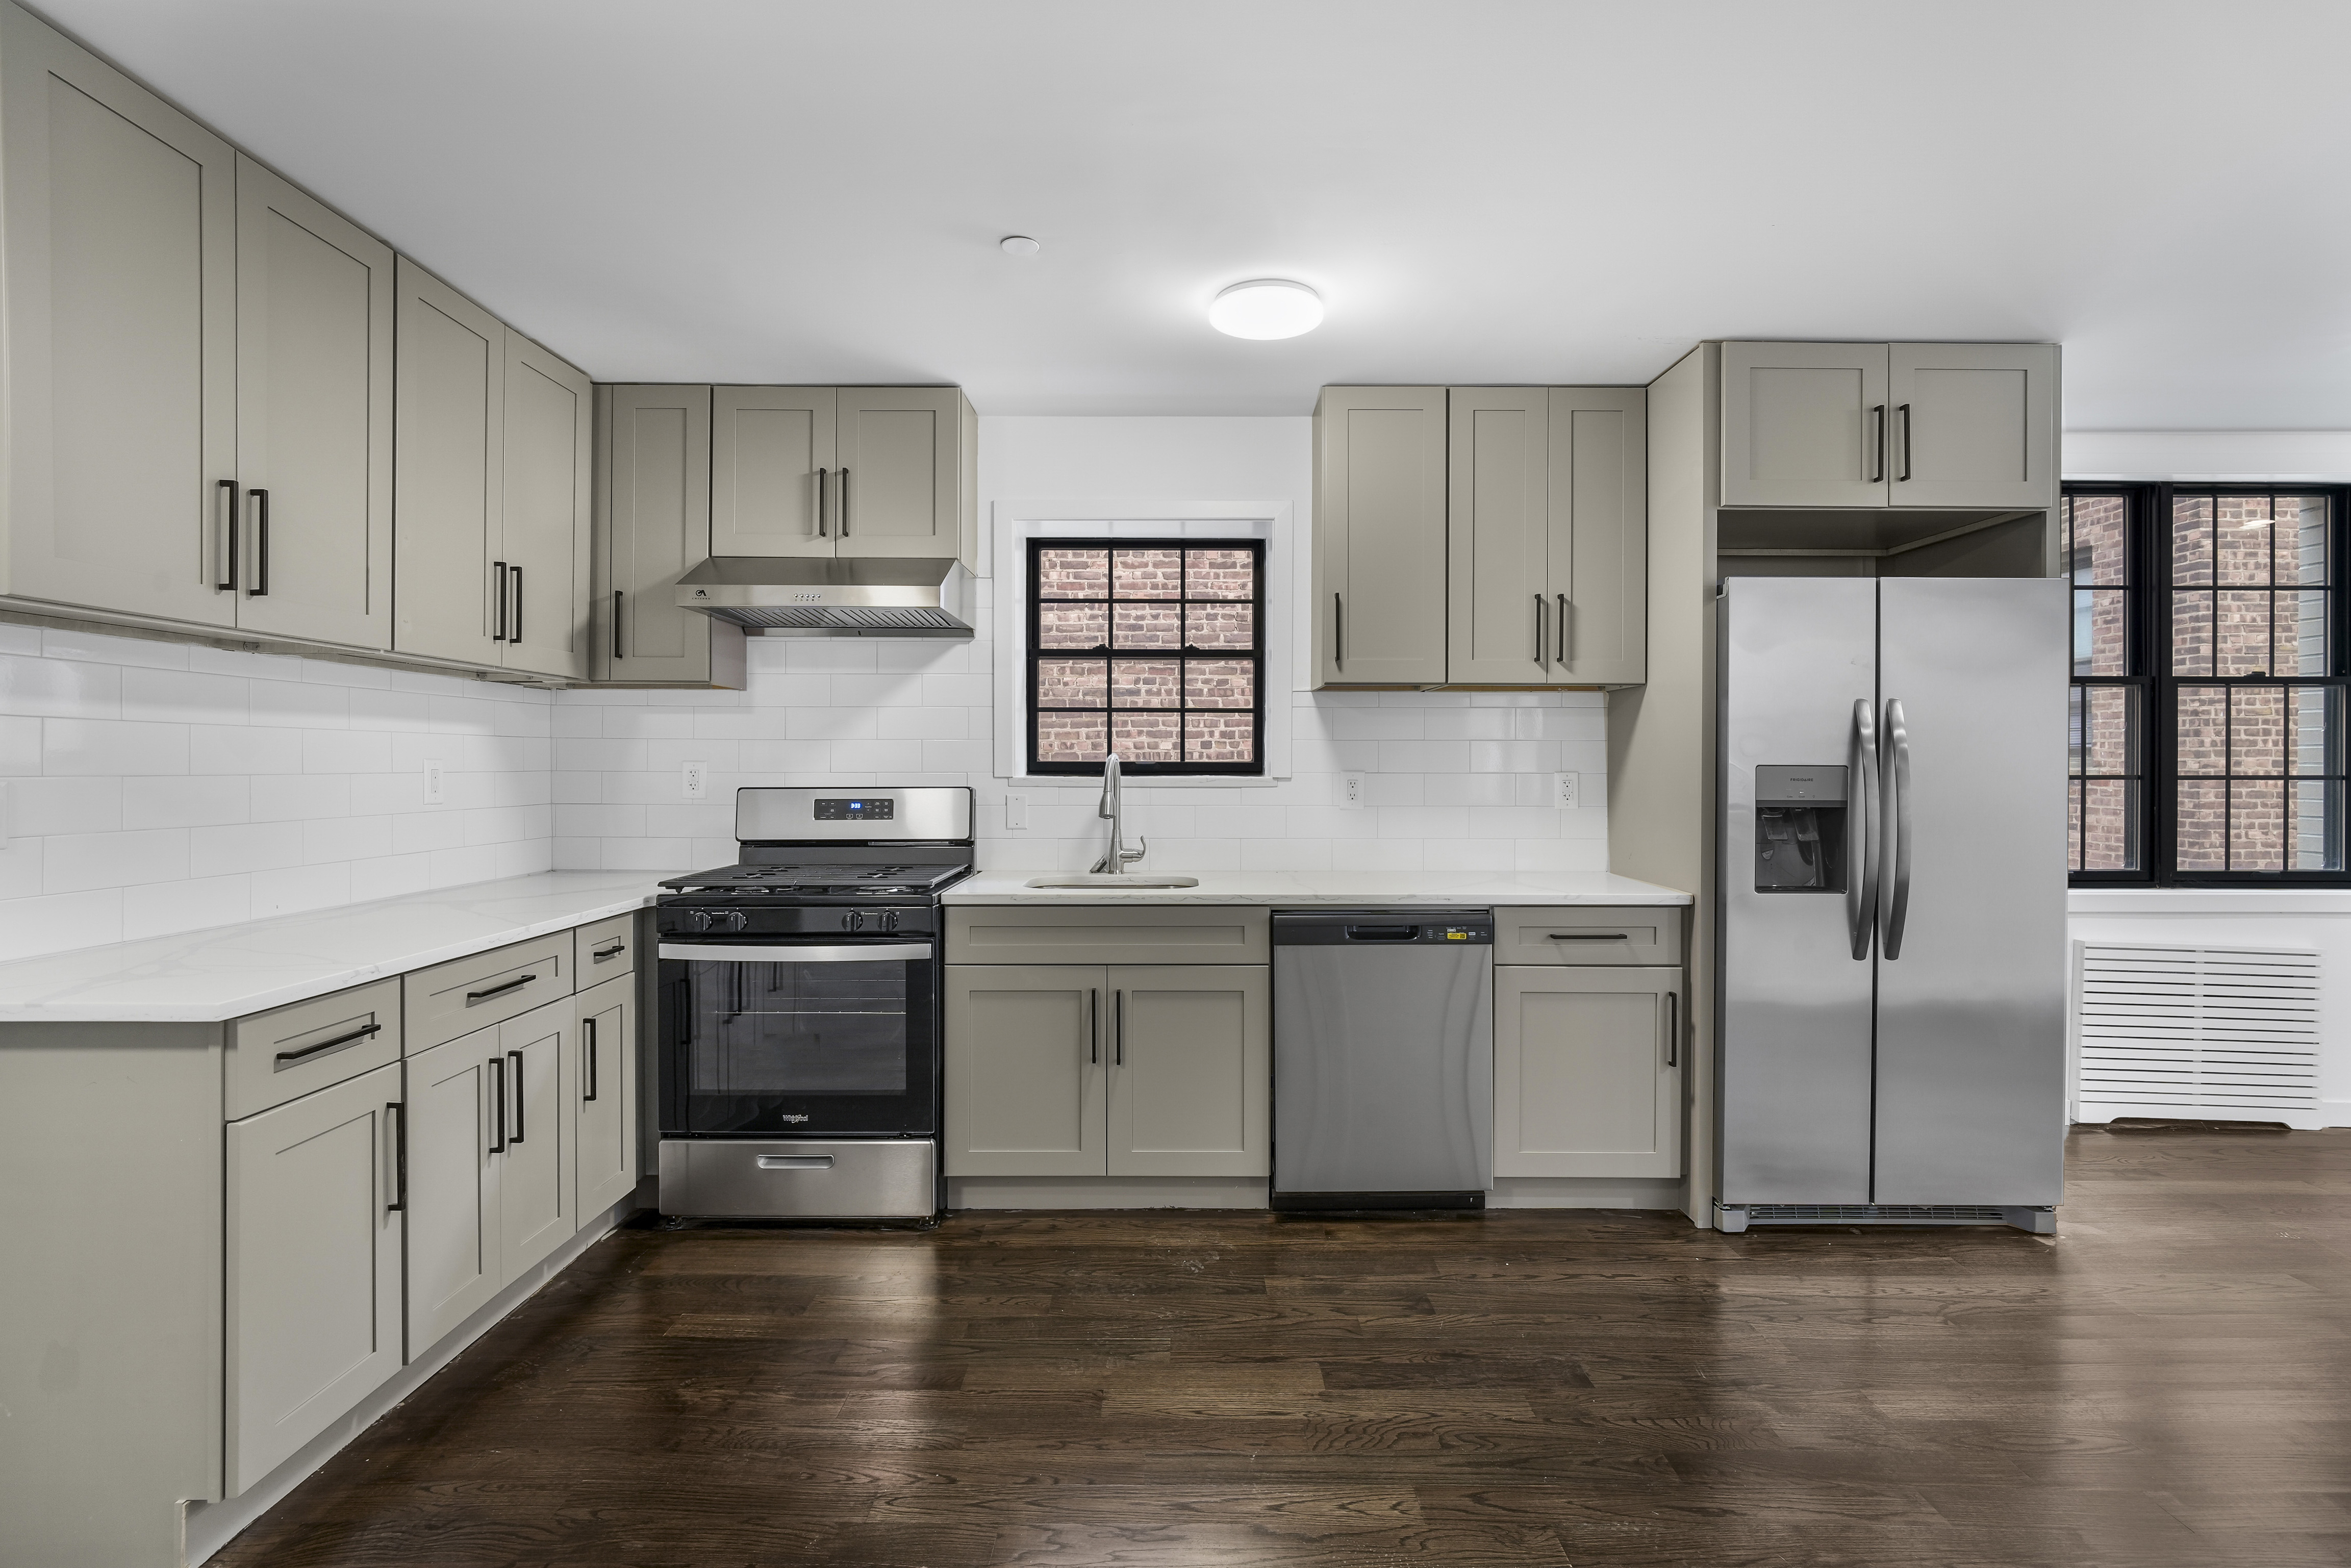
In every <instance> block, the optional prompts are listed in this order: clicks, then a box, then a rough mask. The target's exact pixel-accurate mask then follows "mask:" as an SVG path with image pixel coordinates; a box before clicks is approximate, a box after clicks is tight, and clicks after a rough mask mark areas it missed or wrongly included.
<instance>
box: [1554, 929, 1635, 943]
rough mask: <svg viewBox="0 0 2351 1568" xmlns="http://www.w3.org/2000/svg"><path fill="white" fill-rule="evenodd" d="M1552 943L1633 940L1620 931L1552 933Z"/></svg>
mask: <svg viewBox="0 0 2351 1568" xmlns="http://www.w3.org/2000/svg"><path fill="white" fill-rule="evenodd" d="M1551 939H1552V941H1554V942H1630V941H1631V940H1632V939H1633V938H1632V937H1631V936H1628V935H1627V934H1625V932H1622V931H1554V932H1552V934H1551Z"/></svg>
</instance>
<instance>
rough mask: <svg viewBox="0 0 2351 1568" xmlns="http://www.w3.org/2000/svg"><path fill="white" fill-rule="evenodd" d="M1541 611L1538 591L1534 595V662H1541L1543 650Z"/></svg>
mask: <svg viewBox="0 0 2351 1568" xmlns="http://www.w3.org/2000/svg"><path fill="white" fill-rule="evenodd" d="M1542 612H1543V602H1542V595H1541V594H1540V593H1538V594H1536V595H1535V663H1536V664H1541V663H1542V662H1543V656H1542V651H1543V617H1542Z"/></svg>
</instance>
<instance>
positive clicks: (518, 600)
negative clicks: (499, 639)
mask: <svg viewBox="0 0 2351 1568" xmlns="http://www.w3.org/2000/svg"><path fill="white" fill-rule="evenodd" d="M507 580H508V581H510V582H511V583H512V584H513V585H514V629H513V630H512V631H510V632H507V642H509V643H519V642H521V641H522V568H520V567H518V566H510V567H508V568H507Z"/></svg>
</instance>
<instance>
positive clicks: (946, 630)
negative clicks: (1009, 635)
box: [677, 555, 972, 637]
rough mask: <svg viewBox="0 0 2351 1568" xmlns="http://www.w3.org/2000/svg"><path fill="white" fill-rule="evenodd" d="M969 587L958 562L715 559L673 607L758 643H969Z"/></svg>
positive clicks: (681, 588) (698, 570)
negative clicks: (952, 639) (790, 640)
mask: <svg viewBox="0 0 2351 1568" xmlns="http://www.w3.org/2000/svg"><path fill="white" fill-rule="evenodd" d="M971 581H972V580H971V573H970V572H968V571H967V570H964V565H963V563H962V562H961V561H959V560H933V559H903V560H888V559H872V558H864V559H856V560H839V559H821V558H819V559H791V558H788V557H778V556H743V555H737V556H713V557H711V559H708V560H706V561H704V562H703V563H702V564H701V565H700V566H697V567H695V569H694V570H692V571H689V572H687V573H686V574H685V575H684V577H681V578H679V579H678V580H677V601H678V603H679V604H681V605H683V606H684V607H685V608H686V609H688V610H698V611H700V612H702V613H703V614H705V615H707V616H709V617H711V618H712V619H713V620H716V621H731V622H734V623H735V624H736V625H737V626H740V627H742V628H743V629H744V631H745V632H748V633H750V634H752V635H755V636H761V637H968V636H970V635H971V634H972V626H971V615H972V604H971V600H972V592H971Z"/></svg>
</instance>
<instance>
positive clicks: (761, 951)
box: [660, 942, 931, 964]
mask: <svg viewBox="0 0 2351 1568" xmlns="http://www.w3.org/2000/svg"><path fill="white" fill-rule="evenodd" d="M660 956H662V957H664V958H684V959H686V960H688V961H690V962H693V963H696V964H886V963H889V962H891V961H892V960H893V959H895V960H901V961H904V960H909V959H915V958H927V957H929V956H931V945H930V944H929V943H927V942H862V943H858V944H856V945H855V946H846V947H784V946H750V945H749V944H747V943H742V942H664V943H663V944H662V945H661V947H660Z"/></svg>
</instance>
